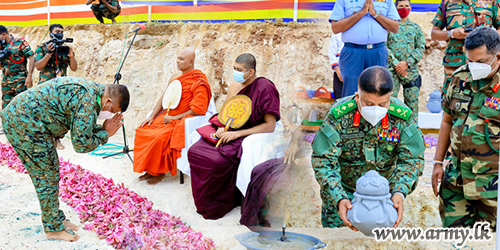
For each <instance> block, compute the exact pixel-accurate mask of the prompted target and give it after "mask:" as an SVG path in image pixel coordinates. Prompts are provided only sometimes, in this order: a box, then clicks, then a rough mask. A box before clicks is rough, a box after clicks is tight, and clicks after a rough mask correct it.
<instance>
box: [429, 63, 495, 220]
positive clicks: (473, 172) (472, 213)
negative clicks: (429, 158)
mask: <svg viewBox="0 0 500 250" xmlns="http://www.w3.org/2000/svg"><path fill="white" fill-rule="evenodd" d="M499 80H500V73H496V74H495V75H494V77H493V78H492V79H481V80H477V81H473V80H472V77H471V76H470V71H469V69H468V66H467V65H464V66H462V67H461V68H459V69H458V70H457V72H455V73H454V74H453V79H452V81H451V83H450V86H449V88H448V91H447V94H446V95H445V96H444V97H443V111H444V112H446V113H447V114H449V115H451V116H452V117H453V126H452V128H451V132H450V141H451V144H450V145H451V149H452V157H451V161H450V162H449V163H448V165H447V166H446V170H445V173H444V176H443V180H442V183H441V187H440V190H439V196H440V207H439V208H440V214H441V219H442V221H443V227H457V226H463V227H466V226H467V227H472V226H473V225H474V223H475V222H479V221H488V222H490V223H491V226H492V229H493V230H494V229H495V224H496V211H497V209H496V206H497V198H496V197H497V187H498V146H499V141H500V111H498V110H499V109H500V106H498V105H497V103H500V101H499V100H498V99H497V98H500V91H499V88H500V83H498V82H499ZM485 131H486V134H487V135H485ZM488 141H489V142H488Z"/></svg>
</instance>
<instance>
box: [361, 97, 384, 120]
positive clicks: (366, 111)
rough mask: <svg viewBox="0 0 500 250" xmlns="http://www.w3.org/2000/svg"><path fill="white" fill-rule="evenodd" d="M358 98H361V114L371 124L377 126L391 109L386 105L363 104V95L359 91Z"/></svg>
mask: <svg viewBox="0 0 500 250" xmlns="http://www.w3.org/2000/svg"><path fill="white" fill-rule="evenodd" d="M358 99H359V106H360V107H361V111H360V112H361V115H362V116H363V118H364V119H365V120H366V121H367V122H369V123H370V124H371V125H373V126H375V125H377V123H378V122H380V120H382V118H384V116H385V115H386V114H387V111H388V110H389V109H388V108H386V107H380V106H364V107H363V105H362V104H361V95H360V94H359V93H358Z"/></svg>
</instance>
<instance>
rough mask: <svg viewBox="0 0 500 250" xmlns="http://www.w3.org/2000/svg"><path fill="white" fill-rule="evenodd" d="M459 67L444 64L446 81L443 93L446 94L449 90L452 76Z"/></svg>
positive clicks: (442, 89)
mask: <svg viewBox="0 0 500 250" xmlns="http://www.w3.org/2000/svg"><path fill="white" fill-rule="evenodd" d="M458 68H459V67H448V66H444V81H443V87H442V88H441V91H442V93H444V94H446V91H447V90H448V86H450V83H451V78H452V77H451V76H452V74H453V72H455V70H457V69H458Z"/></svg>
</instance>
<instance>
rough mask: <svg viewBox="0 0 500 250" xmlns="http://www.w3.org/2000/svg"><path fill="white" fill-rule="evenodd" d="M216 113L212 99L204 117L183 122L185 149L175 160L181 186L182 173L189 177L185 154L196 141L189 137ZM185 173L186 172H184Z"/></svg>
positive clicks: (196, 117) (195, 117)
mask: <svg viewBox="0 0 500 250" xmlns="http://www.w3.org/2000/svg"><path fill="white" fill-rule="evenodd" d="M216 112H217V109H216V108H215V102H214V99H213V98H212V99H211V100H210V104H209V105H208V109H207V112H206V113H205V115H198V116H194V117H189V118H186V120H185V122H184V140H185V147H184V148H183V149H182V151H181V157H180V158H178V159H177V170H179V172H180V173H179V174H180V179H181V180H180V182H181V184H184V173H186V174H187V175H189V173H190V171H189V161H188V158H187V153H188V150H189V148H190V147H191V145H193V144H194V143H195V142H197V141H198V139H196V140H193V139H192V138H191V137H190V135H191V134H192V133H196V134H197V133H198V132H197V131H196V129H197V128H199V127H201V126H203V125H205V124H207V123H208V120H209V119H210V117H212V115H214V114H215V113H216ZM186 171H187V172H186Z"/></svg>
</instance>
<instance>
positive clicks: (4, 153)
mask: <svg viewBox="0 0 500 250" xmlns="http://www.w3.org/2000/svg"><path fill="white" fill-rule="evenodd" d="M0 165H3V166H7V167H8V168H11V169H14V170H16V171H17V172H19V173H23V174H27V173H28V171H26V169H25V168H24V165H23V163H22V162H21V160H19V157H17V154H16V151H14V148H12V146H10V145H9V144H3V143H0Z"/></svg>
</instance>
